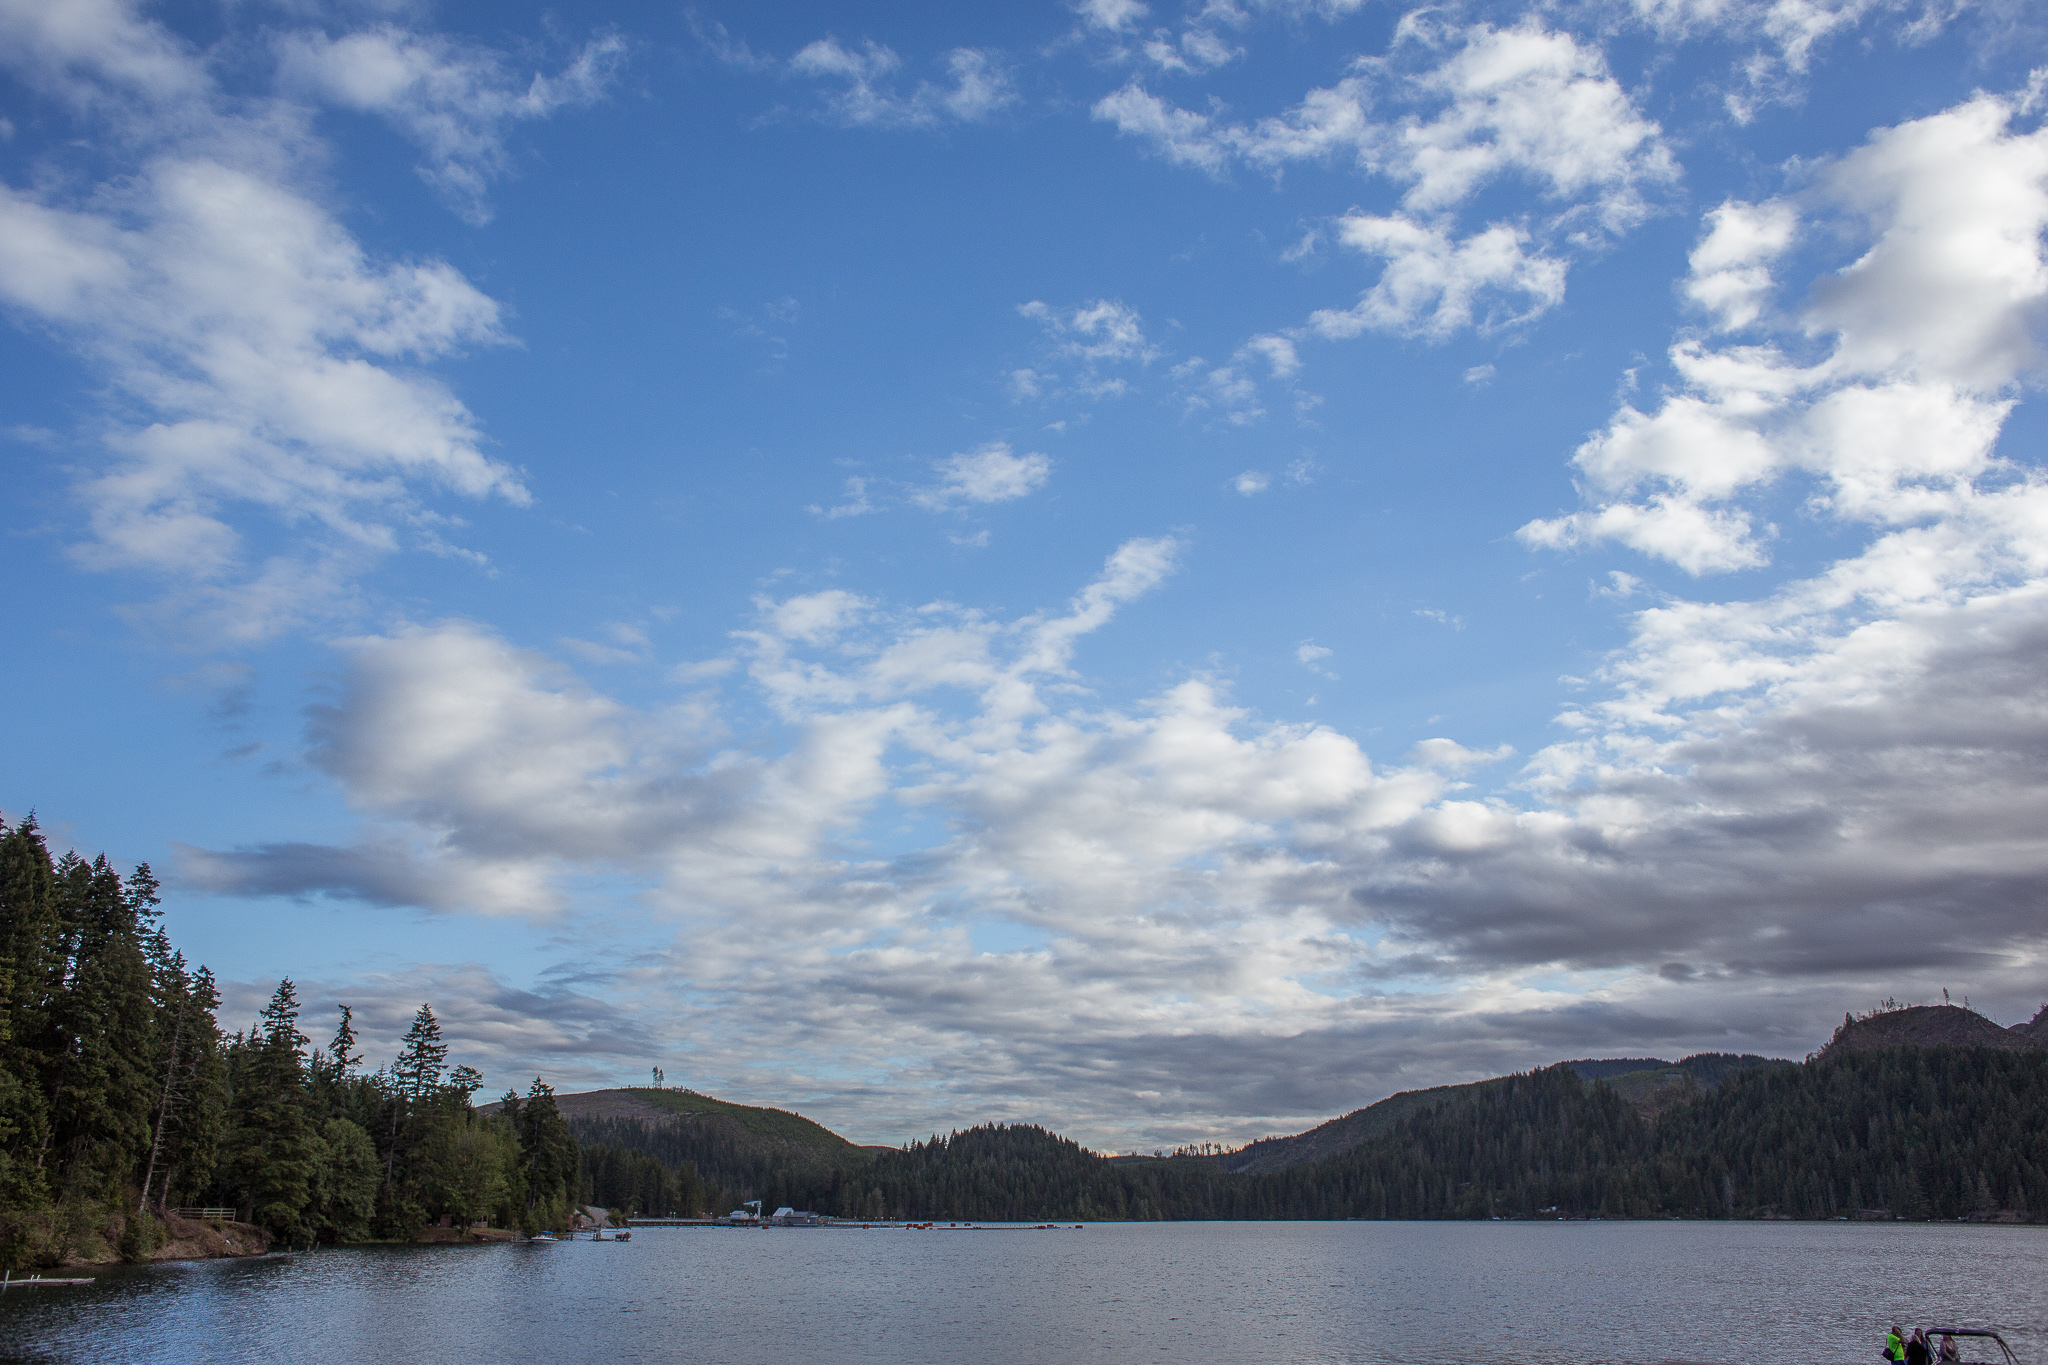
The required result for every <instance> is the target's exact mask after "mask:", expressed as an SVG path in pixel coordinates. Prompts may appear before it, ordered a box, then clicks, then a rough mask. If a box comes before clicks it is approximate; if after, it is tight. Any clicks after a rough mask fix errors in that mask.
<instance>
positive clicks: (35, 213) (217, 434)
mask: <svg viewBox="0 0 2048 1365" xmlns="http://www.w3.org/2000/svg"><path fill="white" fill-rule="evenodd" d="M0 32H4V34H5V40H4V41H0V54H4V55H0V61H6V62H7V63H8V64H9V65H10V66H12V67H13V68H14V69H15V70H16V71H17V72H19V73H20V74H21V75H22V76H23V77H24V78H25V79H27V80H29V81H30V82H32V83H33V84H36V85H38V86H39V87H42V88H45V89H48V90H50V91H52V92H56V93H58V94H60V95H62V96H63V98H64V100H65V102H66V105H67V106H68V107H69V108H70V109H71V110H72V112H73V114H74V116H75V117H76V119H77V120H78V123H77V128H78V130H79V138H78V145H80V146H88V145H89V146H93V147H94V148H95V149H96V151H97V152H98V153H100V154H103V155H104V156H105V157H107V158H109V161H108V162H106V163H95V164H94V165H92V166H91V167H89V168H87V167H70V168H66V169H64V170H62V171H61V173H55V174H51V175H48V176H45V177H42V178H41V179H39V181H38V188H36V189H34V190H29V189H25V188H21V187H9V186H0V300H4V302H5V304H6V305H7V306H8V308H9V309H10V310H11V311H13V312H14V313H15V315H16V316H17V317H21V318H25V319H28V320H32V322H33V323H34V324H35V325H37V326H40V327H46V328H48V329H50V330H51V331H52V332H54V333H55V334H57V335H58V336H60V337H62V338H63V339H64V340H65V341H66V342H67V343H69V345H70V346H71V347H72V348H73V350H74V351H76V352H77V354H79V355H80V356H81V357H82V358H83V359H84V360H85V362H86V363H87V364H88V365H89V366H91V367H92V369H93V371H94V372H95V374H96V375H97V377H98V379H99V381H100V383H101V384H102V386H103V390H104V392H105V393H106V394H107V395H108V399H107V403H106V406H105V408H104V410H103V412H102V413H101V414H100V416H99V418H98V420H97V421H96V422H95V425H96V426H97V427H98V431H97V432H96V433H95V436H94V443H95V448H94V449H93V450H92V452H91V453H90V454H88V455H86V456H85V457H84V458H82V459H81V460H80V461H79V463H80V464H81V465H83V466H84V467H85V472H84V473H83V474H82V475H81V477H80V479H79V482H78V484H77V491H78V494H79V497H80V500H81V502H82V504H83V506H84V509H85V512H86V516H87V519H88V523H89V525H90V528H91V529H90V537H89V539H87V540H86V541H85V542H84V543H83V544H81V545H79V546H77V547H76V549H75V553H76V555H77V557H78V558H79V560H80V561H81V562H83V563H86V564H88V565H90V566H92V567H95V568H101V569H124V570H137V571H141V572H143V573H145V574H148V575H151V576H153V577H155V578H157V579H159V580H160V581H163V582H165V583H167V584H168V587H167V590H166V595H165V597H164V599H163V601H162V603H160V604H159V608H158V611H159V612H168V613H170V615H171V618H172V619H173V620H175V621H177V622H178V623H179V625H178V627H177V628H178V630H179V631H180V633H181V634H182V635H183V636H184V638H187V639H207V638H220V637H225V638H232V639H241V640H252V639H260V638H263V637H265V636H268V635H271V634H274V633H275V632H277V631H279V630H281V629H284V628H287V627H289V626H290V625H291V624H293V623H294V622H296V621H300V620H303V619H306V618H307V617H308V616H309V615H316V614H319V613H322V612H325V611H329V610H332V609H336V608H343V607H346V606H347V605H348V603H349V601H350V598H351V594H352V588H351V583H352V581H353V579H354V578H355V576H356V575H357V574H358V573H359V572H360V571H361V570H362V569H363V568H364V567H366V566H367V565H369V564H370V563H373V562H374V561H375V560H376V559H377V558H379V557H381V556H383V555H386V554H388V553H390V552H391V551H393V550H395V549H399V548H406V547H410V548H416V549H422V550H426V551H428V552H430V553H436V554H443V555H453V556H457V557H462V558H468V559H471V560H474V561H479V562H480V561H481V556H478V555H476V554H474V552H472V551H469V550H466V549H463V548H461V547H459V546H455V545H451V544H450V543H448V542H447V541H446V540H445V539H444V538H443V537H444V533H445V530H446V528H448V527H449V526H450V525H451V524H455V523H453V522H452V519H450V518H448V517H447V516H445V515H443V514H441V513H439V512H437V511H435V510H434V509H433V508H432V507H431V506H429V505H428V501H427V499H428V498H429V496H430V495H432V494H434V493H437V492H447V493H454V494H457V495H459V496H461V497H464V498H472V499H474V498H502V499H504V500H506V501H508V502H511V503H513V504H515V505H519V504H524V503H525V502H527V501H528V493H527V490H526V488H525V486H524V483H523V480H522V479H521V477H520V475H519V474H518V472H517V471H515V470H514V469H512V468H510V467H509V466H508V465H506V464H504V463H503V462H501V461H500V460H498V459H496V458H493V457H492V456H491V455H489V454H487V453H486V451H485V444H484V441H483V438H482V435H481V433H480V431H479V429H478V424H477V422H476V420H475V418H474V417H473V415H472V414H471V413H470V412H469V411H468V409H467V408H466V407H465V406H464V404H463V403H462V402H461V400H460V399H458V398H457V397H456V396H455V395H454V393H452V392H451V391H450V390H449V389H448V388H447V386H446V385H444V384H443V383H441V382H439V381H438V380H437V379H435V378H434V377H433V376H432V374H431V373H429V372H428V370H427V369H426V365H427V364H428V363H430V362H432V361H434V360H437V359H440V358H443V357H447V356H450V355H453V354H458V353H459V352H461V351H462V350H463V349H464V348H466V347H471V346H486V345H497V344H501V343H503V342H505V341H506V340H507V339H508V338H507V336H506V334H505V331H504V328H503V326H502V323H501V320H500V310H499V306H498V304H497V303H496V302H495V301H494V300H492V299H491V298H489V297H487V296H486V295H485V294H483V293H482V292H480V291H479V290H478V289H477V288H476V287H475V286H474V285H473V284H471V283H470V281H469V280H467V279H466V278H464V276H463V275H462V274H461V273H460V272H459V271H457V270H456V269H454V268H453V267H452V266H450V265H448V264H447V263H445V262H442V261H438V260H432V259H427V260H393V259H380V258H378V257H376V256H374V255H373V254H372V253H370V252H368V251H366V250H365V249H364V248H363V246H362V245H361V244H360V243H358V242H357V241H356V240H355V239H354V237H353V236H352V235H351V234H350V233H349V232H348V231H347V230H346V229H345V228H344V227H343V226H342V225H341V224H340V223H339V222H338V221H337V220H336V219H335V217H334V216H333V215H332V214H331V213H330V212H329V211H328V210H327V209H326V208H325V207H324V206H323V205H322V204H321V203H320V202H318V201H317V200H316V199H315V198H314V197H313V196H312V195H311V194H310V193H309V192H308V190H307V189H306V188H305V187H304V186H305V184H306V183H307V182H308V181H309V180H316V177H313V176H310V175H309V174H308V169H309V167H308V163H309V162H315V161H317V160H318V159H319V158H320V157H321V155H323V152H324V149H322V148H321V147H320V146H319V145H318V144H317V143H314V142H312V141H311V140H310V139H309V137H308V135H307V130H306V127H305V125H304V121H303V118H302V116H301V115H300V114H299V113H298V112H296V111H294V110H293V109H291V108H290V107H289V106H286V105H283V104H280V103H277V102H274V101H273V102H268V103H265V102H254V103H251V102H248V101H237V100H233V99H230V98H229V97H227V96H226V95H224V94H223V93H222V92H221V91H220V90H219V89H218V88H217V87H216V85H215V83H214V81H213V79H212V77H211V76H210V75H209V72H208V67H207V60H208V58H207V55H206V54H203V53H201V52H199V51H197V50H195V49H193V48H191V47H189V46H187V45H185V44H184V43H182V42H181V41H180V40H178V39H176V38H174V37H172V36H171V35H170V34H168V33H167V32H166V31H165V30H163V29H162V28H161V27H159V26H157V25H155V24H152V23H149V22H147V21H145V20H143V19H141V18H140V17H139V16H138V15H137V14H136V13H135V11H134V9H133V8H132V7H130V6H126V5H120V4H111V3H99V2H98V0H89V2H88V3H83V4H79V5H71V6H57V7H54V8H52V7H49V6H41V5H25V4H7V5H0ZM358 37H360V38H362V39H363V41H364V42H366V43H368V44H369V45H370V47H363V46H362V45H361V44H358V45H355V46H350V43H351V40H350V39H343V40H340V42H338V43H337V42H333V41H330V40H328V39H327V38H326V37H325V36H324V35H320V34H297V35H293V34H287V35H285V36H284V37H282V38H280V39H278V43H279V44H280V45H281V49H282V50H288V51H290V52H292V53H297V54H300V56H301V57H303V58H304V60H306V61H308V62H311V63H313V65H314V66H316V67H319V69H320V70H321V71H324V72H325V74H326V76H327V77H331V78H332V79H333V80H334V81H336V82H339V84H338V85H336V86H335V91H336V92H339V93H346V94H348V97H349V98H350V99H354V100H356V101H358V102H360V103H363V104H364V106H365V107H371V106H374V107H377V108H380V109H382V110H384V111H386V112H389V113H392V114H393V116H394V117H397V116H399V115H401V114H403V115H404V116H405V117H408V118H410V117H412V116H413V115H414V114H417V115H418V117H419V118H421V119H424V120H427V121H428V122H433V120H435V119H440V120H441V123H440V124H438V125H436V126H440V127H442V128H443V131H444V132H445V134H446V137H445V138H444V139H443V141H442V142H440V143H437V144H435V145H436V146H438V147H439V148H440V151H436V152H433V153H432V154H433V155H434V156H436V157H442V156H443V154H444V153H445V157H446V158H447V164H448V165H449V166H455V165H457V164H458V163H461V164H466V165H470V166H472V168H479V167H487V166H488V165H490V164H495V163H494V162H492V158H493V157H494V156H497V155H498V154H499V150H500V149H499V144H498V142H497V141H496V138H497V132H496V131H495V130H496V129H497V128H498V127H499V126H500V125H501V124H502V122H503V121H504V119H506V118H510V117H515V116H516V117H537V116H539V115H540V114H542V113H545V112H546V111H547V110H549V109H552V108H556V107H559V106H561V105H562V104H564V103H568V102H573V101H575V100H579V99H584V98H587V97H590V96H591V95H592V94H593V93H594V91H595V89H596V87H597V85H598V84H599V83H600V82H601V79H602V70H601V68H602V67H603V66H604V63H605V61H606V60H607V58H606V55H605V54H606V53H608V52H611V51H613V50H614V48H613V46H612V43H611V40H600V41H599V42H598V43H596V44H594V45H593V46H592V47H590V48H588V49H586V50H585V52H584V54H583V56H582V57H581V58H579V59H578V60H577V61H576V62H574V63H572V64H571V67H570V69H569V71H568V72H567V73H565V74H564V75H562V76H560V77H555V78H544V79H537V80H536V81H535V82H530V83H528V84H527V85H526V86H525V88H524V89H523V90H521V91H516V92H508V88H500V87H499V86H497V85H493V84H492V81H494V80H497V79H498V77H497V76H493V75H491V73H492V72H494V71H495V72H499V73H500V74H502V64H500V65H498V66H494V65H493V63H494V62H497V60H498V59H496V58H495V57H493V56H492V55H491V54H489V53H487V52H484V51H482V50H480V49H468V48H456V47H454V46H452V45H451V44H449V43H447V42H446V41H445V40H442V39H439V38H435V37H432V36H421V35H408V34H404V33H402V32H401V31H399V30H396V29H384V30H379V31H378V32H377V33H375V34H371V35H358ZM371 48H375V49H376V50H377V51H376V52H371V50H370V49H371ZM377 53H381V54H382V55H383V57H385V58H389V59H390V61H391V62H392V63H395V64H396V65H395V66H393V67H391V68H390V69H383V68H380V67H379V66H378V63H377V62H376V61H372V60H369V58H370V57H371V56H375V55H377ZM436 61H439V62H440V63H441V65H440V66H436V65H435V62H436ZM456 68H460V69H459V70H457V69H456ZM309 70H310V68H309ZM380 70H381V73H382V74H381V75H380V74H379V73H380ZM408 73H409V74H408ZM302 74H305V73H302ZM307 78H308V79H310V78H311V77H310V76H308V77H307ZM380 82H381V83H380ZM349 92H352V93H349ZM465 92H467V93H465ZM465 100H466V101H468V103H466V104H465ZM437 101H438V102H437ZM493 101H497V104H496V105H493V103H492V102H493ZM494 108H495V109H496V111H497V112H495V113H494V112H492V110H493V109H494ZM406 111H411V112H409V113H408V112H406ZM436 111H438V112H436ZM464 120H468V121H467V122H465V121H464ZM421 126H422V127H425V126H426V124H424V123H423V124H422V125H421ZM464 158H469V160H468V161H465V160H464ZM435 164H437V165H438V164H441V162H439V161H437V162H436V163H435ZM481 173H482V172H481V171H479V174H481ZM451 174H452V172H451ZM251 513H254V514H255V517H254V518H253V520H252V518H251V517H250V514H251ZM281 527H289V528H291V530H290V534H289V535H288V536H286V537H284V548H280V549H277V550H263V549H258V548H256V547H257V546H258V545H259V544H260V543H261V542H262V541H263V540H266V539H270V538H271V537H272V534H273V530H272V528H281Z"/></svg>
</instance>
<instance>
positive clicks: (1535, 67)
mask: <svg viewBox="0 0 2048 1365" xmlns="http://www.w3.org/2000/svg"><path fill="white" fill-rule="evenodd" d="M1447 50H1448V55H1443V54H1445V53H1446V51H1447ZM1439 58H1440V59H1439ZM1432 63H1433V64H1432ZM1357 65H1358V68H1359V70H1358V74H1356V75H1354V76H1350V77H1347V78H1346V79H1344V80H1343V81H1341V82H1339V83H1338V84H1337V85H1334V86H1330V87H1327V88H1323V89H1318V90H1312V91H1310V92H1309V94H1308V95H1307V96H1306V97H1305V98H1304V99H1303V101H1302V102H1301V104H1299V105H1298V106H1296V107H1295V108H1294V109H1292V110H1289V111H1288V112H1287V113H1285V114H1282V115H1279V116H1277V117H1273V118H1267V119H1263V120H1261V121H1259V122H1258V123H1255V124H1242V123H1221V122H1218V121H1217V120H1216V119H1214V118H1213V117H1211V116H1209V115H1204V114H1197V113H1194V112H1191V111H1189V110H1185V109H1179V108H1176V107H1174V106H1172V105H1170V104H1168V103H1167V102H1166V101H1164V100H1162V99H1160V98H1159V97H1157V96H1155V95H1152V94H1150V93H1149V92H1147V91H1146V90H1144V89H1143V88H1142V87H1141V86H1139V85H1137V84H1135V83H1133V84H1129V85H1126V86H1125V87H1124V88H1123V89H1121V90H1119V91H1117V92H1115V93H1114V94H1111V95H1109V96H1106V97H1105V98H1103V99H1102V100H1100V101H1099V102H1097V104H1096V105H1095V109H1094V114H1095V117H1096V118H1097V119H1099V120H1102V121H1105V122H1109V123H1113V124H1115V125H1116V127H1117V130H1118V131H1119V132H1121V133H1124V134H1126V135H1129V136H1135V137H1138V138H1141V139H1143V140H1145V141H1147V142H1149V143H1151V144H1152V145H1153V146H1154V147H1155V148H1156V149H1157V150H1158V151H1159V152H1160V153H1161V154H1162V155H1164V156H1166V157H1167V158H1168V159H1169V160H1171V161H1175V162H1177V163H1180V164H1184V165H1191V166H1197V167H1200V168H1201V169H1203V170H1207V171H1210V172H1211V173H1216V174H1220V173H1221V172H1222V171H1223V170H1224V169H1225V168H1226V167H1227V166H1229V165H1230V164H1232V163H1233V162H1238V161H1242V162H1244V163H1246V164H1249V165H1252V166H1255V167H1262V168H1267V169H1277V168H1279V167H1282V166H1285V165H1287V164H1288V163H1290V162H1296V161H1309V160H1320V159H1323V158H1326V157H1329V156H1332V155H1336V154H1345V155H1349V156H1350V157H1352V158H1353V159H1354V160H1355V162H1356V163H1357V165H1358V167H1359V169H1361V170H1363V171H1366V172H1368V173H1372V174H1377V175H1383V176H1386V177H1388V178H1390V179H1393V180H1395V181H1397V182H1400V183H1403V184H1405V185H1406V186H1407V189H1406V191H1405V192H1404V194H1403V197H1402V204H1403V207H1404V208H1406V209H1407V210H1409V211H1411V212H1415V213H1425V214H1427V213H1436V212H1441V211H1444V210H1448V209H1452V208H1455V207H1457V206H1458V205H1460V204H1463V203H1464V202H1465V201H1467V200H1468V199H1470V198H1471V197H1472V196H1473V195H1474V194H1475V193H1477V192H1478V191H1479V190H1480V189H1481V188H1482V187H1484V186H1485V185H1486V184H1488V183H1489V182H1491V181H1493V180H1496V179H1499V178H1502V177H1505V176H1515V177H1520V178H1524V179H1527V180H1530V181H1533V182H1534V183H1535V184H1537V185H1538V186H1539V187H1541V189H1542V190H1543V192H1544V193H1545V194H1546V196H1548V197H1549V198H1552V199H1554V200H1559V201H1564V202H1568V203H1576V204H1581V205H1583V206H1584V207H1585V209H1586V211H1587V212H1589V213H1590V215H1591V216H1592V218H1593V220H1594V221H1595V222H1597V223H1598V224H1599V225H1600V226H1601V227H1602V228H1604V229H1606V230H1608V231H1623V230H1626V229H1627V228H1629V227H1632V226H1634V225H1635V224H1636V223H1638V222H1640V221H1641V220H1642V218H1643V217H1644V216H1645V215H1646V214H1647V213H1648V212H1649V211H1650V205H1649V202H1648V200H1647V198H1646V193H1647V192H1648V191H1651V190H1656V189H1659V188H1661V187H1662V186H1663V185H1665V184H1667V183H1669V182H1670V181H1672V180H1674V179H1675V178H1676V176H1677V173H1678V170H1677V163H1676V162H1675V161H1674V160H1673V158H1672V156H1671V153H1670V150H1669V148H1668V147H1667V146H1666V145H1665V143H1664V140H1663V136H1662V132H1661V130H1660V129H1659V128H1658V126H1657V124H1656V123H1654V122H1653V121H1651V120H1648V119H1645V118H1644V117H1643V116H1642V115H1641V114H1639V113H1638V112H1637V111H1636V109H1635V106H1634V104H1633V102H1632V101H1631V100H1630V99H1629V96H1628V94H1627V92H1626V91H1624V90H1623V89H1622V88H1621V86H1620V84H1619V83H1618V82H1616V81H1615V79H1614V77H1613V76H1612V75H1610V74H1609V72H1608V70H1607V64H1606V61H1605V59H1604V58H1603V57H1602V55H1601V53H1600V50H1599V49H1598V48H1597V47H1588V46H1585V45H1582V44H1581V43H1579V42H1578V41H1577V40H1576V39H1575V38H1573V37H1572V35H1570V34H1569V33H1559V32H1552V31H1549V30H1547V29H1544V28H1543V27H1541V25H1540V24H1539V23H1537V22H1536V21H1535V20H1533V19H1532V20H1530V21H1527V22H1525V23H1524V24H1523V25H1521V26H1519V27H1516V28H1511V29H1496V28H1494V27H1492V26H1491V25H1487V24H1476V25H1472V26H1471V27H1468V28H1463V29H1456V28H1452V27H1449V26H1447V25H1445V24H1443V23H1442V22H1441V21H1440V20H1439V19H1438V18H1437V17H1435V15H1434V13H1433V12H1432V11H1427V10H1423V11H1417V12H1415V13H1414V14H1410V15H1408V16H1407V17H1406V18H1404V19H1403V20H1402V21H1401V24H1400V26H1399V29H1398V31H1397V34H1396V38H1395V43H1394V48H1393V52H1392V54H1391V55H1390V56H1389V57H1387V58H1380V59H1360V61H1359V62H1358V64H1357ZM1389 104H1392V105H1396V106H1398V105H1404V104H1405V105H1408V106H1411V107H1418V108H1420V109H1423V110H1428V111H1431V112H1430V113H1428V114H1423V113H1410V114H1407V115H1404V116H1402V117H1400V118H1397V119H1393V120H1389V119H1387V118H1384V117H1376V113H1377V111H1378V110H1379V109H1381V108H1382V107H1384V106H1387V105H1389Z"/></svg>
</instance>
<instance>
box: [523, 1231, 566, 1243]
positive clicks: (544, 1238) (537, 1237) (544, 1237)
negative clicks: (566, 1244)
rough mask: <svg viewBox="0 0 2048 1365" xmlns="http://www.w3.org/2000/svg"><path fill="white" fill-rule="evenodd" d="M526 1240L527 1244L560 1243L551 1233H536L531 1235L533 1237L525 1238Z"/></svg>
mask: <svg viewBox="0 0 2048 1365" xmlns="http://www.w3.org/2000/svg"><path fill="white" fill-rule="evenodd" d="M526 1240H527V1241H529V1242H556V1241H560V1240H561V1239H560V1238H558V1237H556V1236H555V1234H554V1233H552V1232H536V1233H534V1234H533V1236H531V1237H529V1238H527V1239H526Z"/></svg>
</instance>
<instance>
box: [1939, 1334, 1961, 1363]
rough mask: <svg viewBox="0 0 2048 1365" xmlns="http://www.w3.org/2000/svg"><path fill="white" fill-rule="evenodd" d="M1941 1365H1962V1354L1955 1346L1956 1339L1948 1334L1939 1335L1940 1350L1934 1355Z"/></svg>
mask: <svg viewBox="0 0 2048 1365" xmlns="http://www.w3.org/2000/svg"><path fill="white" fill-rule="evenodd" d="M1934 1358H1935V1359H1936V1360H1938V1361H1940V1362H1941V1365H1962V1360H1963V1353H1962V1351H1961V1350H1960V1349H1958V1348H1957V1346H1956V1339H1955V1338H1954V1337H1952V1336H1950V1335H1949V1334H1948V1333H1946V1332H1943V1333H1942V1334H1941V1349H1940V1350H1938V1351H1936V1352H1935V1353H1934Z"/></svg>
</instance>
